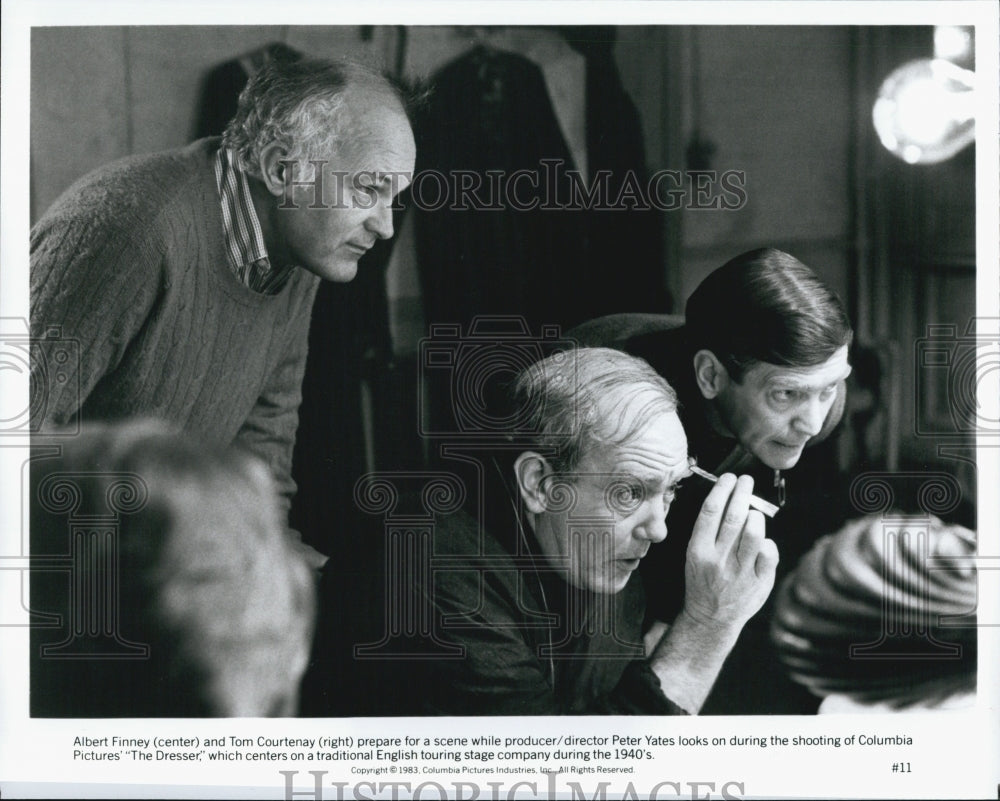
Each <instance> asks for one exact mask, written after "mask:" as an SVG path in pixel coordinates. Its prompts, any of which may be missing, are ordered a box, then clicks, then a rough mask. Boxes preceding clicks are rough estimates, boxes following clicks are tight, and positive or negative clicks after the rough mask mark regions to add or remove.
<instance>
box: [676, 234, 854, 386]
mask: <svg viewBox="0 0 1000 801" xmlns="http://www.w3.org/2000/svg"><path fill="white" fill-rule="evenodd" d="M684 316H685V329H686V331H687V340H688V344H689V345H690V347H691V349H692V350H693V351H697V350H701V349H703V348H704V349H707V350H710V351H712V353H714V354H715V356H716V357H717V358H718V359H719V361H721V362H722V363H723V365H724V366H725V368H726V370H728V371H729V374H730V376H731V377H732V378H733V379H734V380H735V381H740V380H742V378H743V373H744V372H745V371H746V370H747V369H748V368H750V367H752V366H753V365H754V364H755V363H756V362H768V363H769V364H777V365H782V366H785V367H811V366H812V365H816V364H822V363H823V362H825V361H826V360H827V359H829V358H830V357H831V356H832V355H833V354H834V352H835V351H837V350H838V349H840V348H841V347H843V346H844V345H849V344H850V343H851V339H852V337H853V331H852V330H851V322H850V320H849V319H848V317H847V312H846V310H845V309H844V305H843V303H842V302H841V300H840V298H839V297H838V296H837V294H836V293H835V292H833V291H832V290H831V289H830V288H829V287H828V286H826V284H824V283H823V282H822V281H821V280H820V279H819V276H817V275H816V273H814V272H813V271H812V270H810V269H809V268H808V267H806V265H804V264H803V263H802V262H800V261H799V260H798V259H796V258H795V257H794V256H790V255H789V254H787V253H785V252H783V251H780V250H776V249H774V248H760V249H759V250H751V251H748V252H747V253H743V254H741V255H739V256H737V257H736V258H734V259H730V260H729V261H728V262H726V263H725V264H724V265H722V266H721V267H719V269H717V270H715V271H714V272H713V273H711V274H710V275H709V276H708V277H707V278H706V279H705V280H704V281H702V282H701V284H699V285H698V288H697V289H695V291H694V292H693V293H692V295H691V297H690V298H689V299H688V302H687V305H686V307H685V310H684Z"/></svg>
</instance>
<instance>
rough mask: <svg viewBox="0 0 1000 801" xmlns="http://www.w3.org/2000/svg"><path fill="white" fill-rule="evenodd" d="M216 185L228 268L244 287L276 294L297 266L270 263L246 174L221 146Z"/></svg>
mask: <svg viewBox="0 0 1000 801" xmlns="http://www.w3.org/2000/svg"><path fill="white" fill-rule="evenodd" d="M215 184H216V186H217V187H218V190H219V200H220V202H221V204H222V227H223V233H224V237H225V243H226V253H227V254H228V256H229V267H230V268H231V269H232V271H233V273H234V274H235V275H236V277H237V278H238V279H239V281H240V283H242V284H243V285H244V286H247V287H249V288H250V289H252V290H254V291H255V292H260V293H261V294H264V295H277V294H278V293H279V292H280V291H281V290H282V289H283V288H284V286H285V284H286V283H287V282H288V278H289V276H290V275H291V273H292V270H293V269H294V268H293V267H287V268H286V269H284V270H277V269H274V268H273V267H272V266H271V260H270V258H268V255H267V246H266V245H265V244H264V234H263V232H262V231H261V229H260V220H259V219H258V218H257V211H256V209H254V205H253V198H252V197H251V195H250V185H249V183H248V182H247V176H246V173H244V172H243V170H241V169H240V168H239V166H238V165H237V162H236V157H235V155H234V154H233V152H232V151H231V150H230V149H229V148H226V147H220V148H219V152H218V153H217V154H216V156H215Z"/></svg>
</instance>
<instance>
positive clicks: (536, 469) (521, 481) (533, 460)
mask: <svg viewBox="0 0 1000 801" xmlns="http://www.w3.org/2000/svg"><path fill="white" fill-rule="evenodd" d="M548 474H549V463H548V462H547V461H546V460H545V457H544V456H542V455H540V454H537V453H535V452H534V451H525V452H524V453H522V454H521V455H520V456H518V457H517V459H516V460H515V461H514V477H515V478H516V479H517V489H518V492H520V493H521V500H523V501H524V505H525V506H527V507H528V511H529V512H531V513H532V514H536V515H538V514H541V513H542V512H544V511H545V510H546V509H547V508H548V502H547V499H546V497H545V488H544V487H543V486H542V485H543V483H544V478H545V476H547V475H548Z"/></svg>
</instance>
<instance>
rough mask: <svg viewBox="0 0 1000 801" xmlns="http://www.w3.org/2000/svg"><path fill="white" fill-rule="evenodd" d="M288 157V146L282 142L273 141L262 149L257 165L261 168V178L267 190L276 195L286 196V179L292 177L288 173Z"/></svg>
mask: <svg viewBox="0 0 1000 801" xmlns="http://www.w3.org/2000/svg"><path fill="white" fill-rule="evenodd" d="M287 159H288V148H287V147H285V146H284V145H283V144H281V143H280V142H271V144H269V145H267V146H266V147H265V148H264V149H263V150H261V151H260V161H259V162H258V164H257V167H258V169H259V170H260V175H261V180H263V182H264V186H266V187H267V191H268V192H270V193H271V194H272V195H274V196H275V197H284V195H285V179H286V177H288V178H290V177H291V176H289V175H287V172H288V171H287V170H286V169H285V163H287ZM289 166H291V165H289Z"/></svg>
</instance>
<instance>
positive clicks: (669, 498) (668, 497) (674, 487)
mask: <svg viewBox="0 0 1000 801" xmlns="http://www.w3.org/2000/svg"><path fill="white" fill-rule="evenodd" d="M680 488H681V482H679V481H678V482H677V483H676V484H671V485H670V486H669V487H667V490H666V492H664V493H663V500H664V501H665V502H666V503H673V501H674V499H675V498H676V497H677V491H678V490H679V489H680Z"/></svg>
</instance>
